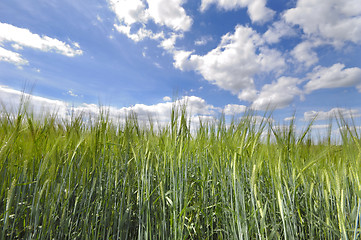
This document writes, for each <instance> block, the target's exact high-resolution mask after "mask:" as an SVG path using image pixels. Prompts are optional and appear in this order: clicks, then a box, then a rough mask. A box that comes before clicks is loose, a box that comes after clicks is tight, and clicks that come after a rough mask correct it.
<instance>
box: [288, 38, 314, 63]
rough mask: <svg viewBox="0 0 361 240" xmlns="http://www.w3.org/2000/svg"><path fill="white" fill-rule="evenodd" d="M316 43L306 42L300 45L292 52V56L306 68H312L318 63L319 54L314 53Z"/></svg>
mask: <svg viewBox="0 0 361 240" xmlns="http://www.w3.org/2000/svg"><path fill="white" fill-rule="evenodd" d="M314 47H315V45H314V43H312V42H309V41H304V42H302V43H300V44H298V45H297V46H296V47H295V48H294V49H293V50H292V51H291V55H292V56H293V57H294V58H295V59H296V60H297V61H298V62H299V63H303V64H304V65H305V66H306V67H310V66H312V65H314V64H316V63H317V62H318V57H317V53H316V52H315V51H313V48H314Z"/></svg>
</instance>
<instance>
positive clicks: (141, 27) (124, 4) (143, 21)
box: [108, 0, 193, 50]
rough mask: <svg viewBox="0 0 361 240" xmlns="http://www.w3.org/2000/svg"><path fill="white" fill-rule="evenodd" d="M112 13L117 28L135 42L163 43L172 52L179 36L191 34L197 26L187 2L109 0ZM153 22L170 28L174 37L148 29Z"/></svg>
mask: <svg viewBox="0 0 361 240" xmlns="http://www.w3.org/2000/svg"><path fill="white" fill-rule="evenodd" d="M108 2H109V5H110V8H111V10H112V11H113V12H114V13H115V14H116V16H117V19H118V21H119V24H115V25H114V26H115V28H116V29H117V30H118V31H119V32H120V33H123V34H125V35H126V36H128V37H129V38H130V39H132V40H133V41H135V42H138V41H141V40H144V39H146V38H150V39H154V40H160V41H162V44H160V46H161V47H164V48H165V49H166V50H169V49H172V48H173V46H174V44H175V41H176V39H177V37H181V36H182V35H181V34H176V33H179V32H184V31H188V30H189V29H190V28H191V26H192V23H193V20H192V18H191V17H189V16H188V15H187V14H186V12H185V10H184V8H183V7H182V5H183V3H184V0H146V1H142V0H109V1H108ZM149 21H153V22H154V23H155V24H157V25H158V26H160V27H161V26H165V27H167V30H168V31H167V32H169V34H170V37H167V36H166V34H165V33H164V31H160V32H157V33H154V32H153V31H152V30H150V29H149V28H148V27H147V24H148V23H149Z"/></svg>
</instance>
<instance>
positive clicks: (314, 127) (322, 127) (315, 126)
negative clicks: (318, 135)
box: [311, 124, 330, 129]
mask: <svg viewBox="0 0 361 240" xmlns="http://www.w3.org/2000/svg"><path fill="white" fill-rule="evenodd" d="M329 127H330V125H329V124H315V125H312V126H311V128H312V129H326V128H329Z"/></svg>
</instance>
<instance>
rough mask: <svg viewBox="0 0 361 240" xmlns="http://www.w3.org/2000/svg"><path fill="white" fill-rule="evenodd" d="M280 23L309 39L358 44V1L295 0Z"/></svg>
mask: <svg viewBox="0 0 361 240" xmlns="http://www.w3.org/2000/svg"><path fill="white" fill-rule="evenodd" d="M284 19H285V20H286V21H287V22H289V23H291V24H293V25H298V26H299V27H300V28H302V30H303V32H304V33H305V34H306V35H307V36H309V37H316V38H321V39H324V40H325V41H326V40H327V41H332V43H333V44H335V45H340V44H343V43H344V42H345V41H351V42H353V43H361V4H360V2H359V1H358V0H344V1H339V0H318V1H314V0H298V1H297V5H296V7H295V8H292V9H289V10H287V11H286V12H285V13H284Z"/></svg>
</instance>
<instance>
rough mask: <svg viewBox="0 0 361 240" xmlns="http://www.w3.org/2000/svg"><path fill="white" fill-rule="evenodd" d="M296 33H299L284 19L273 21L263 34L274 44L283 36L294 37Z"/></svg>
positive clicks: (268, 41) (267, 40)
mask: <svg viewBox="0 0 361 240" xmlns="http://www.w3.org/2000/svg"><path fill="white" fill-rule="evenodd" d="M296 35H297V33H296V31H295V30H294V29H293V28H292V26H290V25H289V24H288V23H286V22H285V21H284V20H280V21H277V22H274V23H272V25H271V26H270V27H269V28H268V30H267V31H266V32H265V33H264V34H263V37H264V39H265V40H266V42H267V43H270V44H273V43H278V42H279V41H280V40H281V38H284V37H294V36H296Z"/></svg>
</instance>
